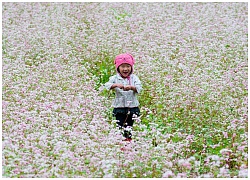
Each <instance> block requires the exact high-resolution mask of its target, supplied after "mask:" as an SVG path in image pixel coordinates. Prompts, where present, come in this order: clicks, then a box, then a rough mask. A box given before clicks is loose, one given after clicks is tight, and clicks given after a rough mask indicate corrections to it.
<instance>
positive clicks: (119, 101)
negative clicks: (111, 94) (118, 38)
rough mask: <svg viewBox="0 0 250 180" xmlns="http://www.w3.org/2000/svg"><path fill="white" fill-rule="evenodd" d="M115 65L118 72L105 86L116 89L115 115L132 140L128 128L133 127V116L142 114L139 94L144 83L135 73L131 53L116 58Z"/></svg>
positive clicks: (118, 123) (127, 137)
mask: <svg viewBox="0 0 250 180" xmlns="http://www.w3.org/2000/svg"><path fill="white" fill-rule="evenodd" d="M114 63H115V67H116V71H117V74H116V75H114V76H111V77H110V78H109V81H108V82H107V83H105V85H104V86H105V88H106V89H108V90H110V89H114V90H115V92H116V97H115V100H114V102H113V104H112V106H113V107H114V110H113V115H114V116H115V117H116V120H117V125H118V127H119V128H120V129H124V134H123V135H124V137H125V138H126V139H125V140H126V141H131V140H132V138H131V137H132V134H131V132H130V131H129V130H128V129H129V128H132V126H133V123H134V120H133V118H132V117H133V116H139V115H140V109H139V107H138V106H139V102H138V100H137V97H136V96H137V94H138V93H140V92H141V90H142V85H141V82H140V80H139V78H138V77H137V76H136V75H134V74H133V68H134V63H135V60H134V58H133V56H132V55H130V54H120V55H118V56H116V58H115V62H114Z"/></svg>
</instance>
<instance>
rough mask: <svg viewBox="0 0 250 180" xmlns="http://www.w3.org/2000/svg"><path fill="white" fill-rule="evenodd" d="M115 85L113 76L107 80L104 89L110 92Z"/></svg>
mask: <svg viewBox="0 0 250 180" xmlns="http://www.w3.org/2000/svg"><path fill="white" fill-rule="evenodd" d="M114 83H115V75H114V76H111V77H110V78H109V81H108V82H106V83H105V84H104V88H105V89H107V90H110V88H111V86H112V85H113V84H114Z"/></svg>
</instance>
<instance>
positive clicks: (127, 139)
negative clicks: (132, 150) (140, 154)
mask: <svg viewBox="0 0 250 180" xmlns="http://www.w3.org/2000/svg"><path fill="white" fill-rule="evenodd" d="M124 141H128V142H131V141H132V138H126V139H125V140H124Z"/></svg>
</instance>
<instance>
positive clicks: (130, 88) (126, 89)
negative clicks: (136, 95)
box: [123, 86, 137, 92]
mask: <svg viewBox="0 0 250 180" xmlns="http://www.w3.org/2000/svg"><path fill="white" fill-rule="evenodd" d="M123 90H124V91H129V90H132V91H134V92H137V90H136V87H135V86H124V88H123Z"/></svg>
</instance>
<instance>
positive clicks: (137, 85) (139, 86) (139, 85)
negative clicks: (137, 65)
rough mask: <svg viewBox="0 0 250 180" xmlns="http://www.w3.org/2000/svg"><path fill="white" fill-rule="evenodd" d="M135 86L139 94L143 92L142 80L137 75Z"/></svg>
mask: <svg viewBox="0 0 250 180" xmlns="http://www.w3.org/2000/svg"><path fill="white" fill-rule="evenodd" d="M134 86H135V88H136V90H137V93H140V92H141V90H142V84H141V81H140V79H139V78H138V77H137V76H136V75H134Z"/></svg>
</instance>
